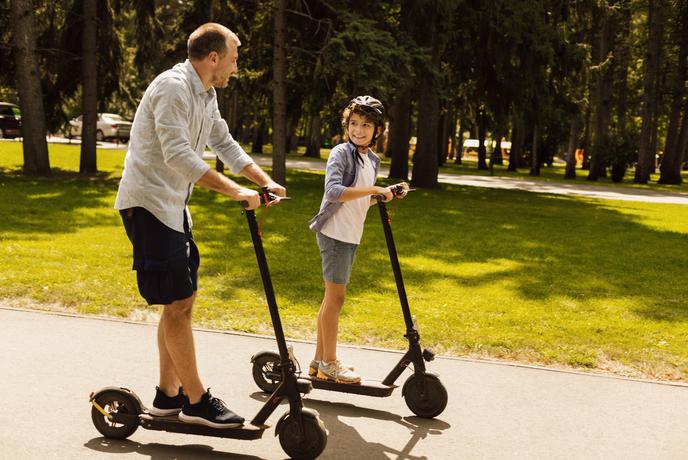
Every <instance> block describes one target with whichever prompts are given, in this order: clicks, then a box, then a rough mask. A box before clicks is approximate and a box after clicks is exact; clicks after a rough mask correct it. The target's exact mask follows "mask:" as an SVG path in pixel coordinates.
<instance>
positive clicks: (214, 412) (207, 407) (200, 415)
mask: <svg viewBox="0 0 688 460" xmlns="http://www.w3.org/2000/svg"><path fill="white" fill-rule="evenodd" d="M179 420H181V421H182V422H187V423H196V424H199V425H205V426H209V427H211V428H238V427H240V426H241V425H243V424H244V418H243V417H240V416H238V415H237V414H235V413H234V412H232V411H231V410H229V409H228V408H227V406H226V405H225V403H224V402H223V401H222V400H221V399H220V398H216V397H214V396H211V395H210V389H208V391H206V392H205V393H203V396H201V400H200V401H199V402H198V403H196V404H190V403H189V402H188V400H187V402H186V403H185V404H184V406H183V407H182V411H181V412H180V413H179Z"/></svg>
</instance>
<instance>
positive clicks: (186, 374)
mask: <svg viewBox="0 0 688 460" xmlns="http://www.w3.org/2000/svg"><path fill="white" fill-rule="evenodd" d="M195 298H196V296H195V295H192V296H191V297H188V298H186V299H182V300H176V301H174V302H172V303H171V304H168V305H165V306H164V307H163V312H162V317H161V318H160V325H161V326H162V328H163V332H162V335H163V337H164V340H165V349H166V351H167V354H168V355H169V358H170V361H171V364H172V366H173V368H174V370H175V373H176V374H177V376H178V377H179V379H180V380H181V383H182V385H183V386H184V392H185V393H186V394H187V395H188V397H189V402H190V403H191V404H194V403H197V402H198V401H200V399H201V396H202V395H203V393H204V392H205V390H204V389H203V384H202V383H201V379H200V377H199V375H198V369H197V367H196V350H195V347H194V340H193V333H192V330H191V311H192V308H193V303H194V300H195ZM160 359H161V364H162V360H163V353H162V352H161V354H160ZM166 366H167V364H166ZM168 369H169V366H167V367H166V375H169V374H168V373H169V370H168ZM162 373H163V371H162V369H161V376H162Z"/></svg>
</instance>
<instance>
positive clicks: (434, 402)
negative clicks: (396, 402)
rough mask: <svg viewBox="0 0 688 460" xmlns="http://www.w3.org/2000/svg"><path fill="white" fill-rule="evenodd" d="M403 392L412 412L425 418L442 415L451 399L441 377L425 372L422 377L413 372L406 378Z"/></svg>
mask: <svg viewBox="0 0 688 460" xmlns="http://www.w3.org/2000/svg"><path fill="white" fill-rule="evenodd" d="M423 388H425V391H423ZM401 392H402V394H403V395H404V399H405V400H406V405H407V406H408V408H409V409H411V412H413V413H414V414H416V415H417V416H419V417H423V418H434V417H437V416H438V415H440V414H441V413H442V411H444V409H445V408H446V407H447V401H448V400H449V396H448V395H447V389H446V388H444V385H442V382H440V379H439V378H437V377H436V376H435V375H432V374H423V375H422V377H420V378H419V377H418V376H416V374H413V375H412V376H411V377H409V378H408V379H407V380H406V382H405V383H404V387H403V388H402V390H401Z"/></svg>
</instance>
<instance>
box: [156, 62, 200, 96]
mask: <svg viewBox="0 0 688 460" xmlns="http://www.w3.org/2000/svg"><path fill="white" fill-rule="evenodd" d="M150 89H151V90H156V91H161V90H162V91H164V90H170V91H172V92H175V93H176V92H177V91H180V90H182V91H184V90H185V91H186V92H188V91H190V89H191V84H190V83H189V79H188V78H187V75H186V74H185V73H184V72H183V70H182V69H180V68H179V65H176V66H174V67H172V68H171V69H168V70H166V71H164V72H163V73H161V74H159V75H158V76H157V77H155V79H154V80H153V81H152V82H151V84H150Z"/></svg>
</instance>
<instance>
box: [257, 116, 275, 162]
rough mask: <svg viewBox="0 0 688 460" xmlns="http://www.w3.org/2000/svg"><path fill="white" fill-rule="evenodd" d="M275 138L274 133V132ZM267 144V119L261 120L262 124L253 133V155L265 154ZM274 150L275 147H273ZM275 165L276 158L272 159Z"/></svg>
mask: <svg viewBox="0 0 688 460" xmlns="http://www.w3.org/2000/svg"><path fill="white" fill-rule="evenodd" d="M273 136H274V131H273ZM264 144H265V119H264V118H261V119H260V123H258V126H256V129H255V131H253V142H252V143H251V153H263V145H264ZM273 149H274V145H273ZM272 161H273V163H274V162H275V158H274V157H273V159H272Z"/></svg>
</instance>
